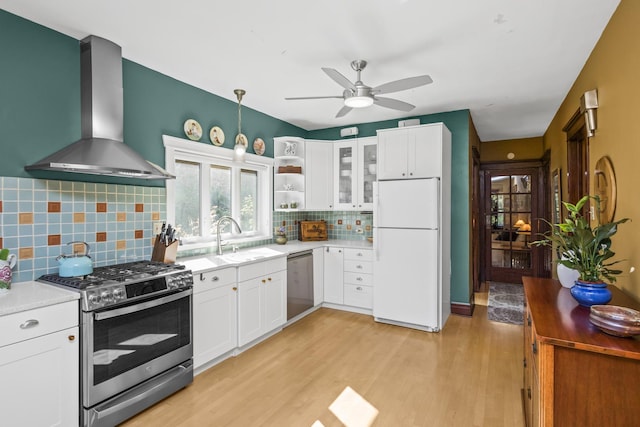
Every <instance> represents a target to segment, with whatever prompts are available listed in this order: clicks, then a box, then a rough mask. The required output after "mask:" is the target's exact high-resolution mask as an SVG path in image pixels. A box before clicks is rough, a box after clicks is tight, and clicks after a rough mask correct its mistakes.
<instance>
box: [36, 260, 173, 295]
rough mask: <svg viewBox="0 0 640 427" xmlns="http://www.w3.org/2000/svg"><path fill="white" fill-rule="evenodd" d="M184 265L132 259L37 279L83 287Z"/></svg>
mask: <svg viewBox="0 0 640 427" xmlns="http://www.w3.org/2000/svg"><path fill="white" fill-rule="evenodd" d="M184 268H185V267H184V265H180V264H165V263H162V262H156V261H134V262H128V263H124V264H115V265H110V266H105V267H97V268H94V269H93V273H91V274H88V275H86V276H78V277H60V276H59V275H58V274H45V275H43V276H40V278H38V281H40V282H45V283H51V284H55V285H60V286H68V287H70V288H75V289H80V290H82V289H85V288H87V287H90V286H101V285H110V284H114V283H121V284H127V283H129V282H135V281H139V280H140V279H145V278H152V277H158V276H162V275H166V274H168V273H172V272H175V271H178V270H184Z"/></svg>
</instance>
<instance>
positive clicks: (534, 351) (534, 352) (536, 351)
mask: <svg viewBox="0 0 640 427" xmlns="http://www.w3.org/2000/svg"><path fill="white" fill-rule="evenodd" d="M531 351H532V352H533V354H538V343H537V342H536V341H534V342H533V344H531Z"/></svg>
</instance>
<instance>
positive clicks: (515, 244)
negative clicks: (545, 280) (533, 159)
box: [491, 175, 532, 270]
mask: <svg viewBox="0 0 640 427" xmlns="http://www.w3.org/2000/svg"><path fill="white" fill-rule="evenodd" d="M531 219H532V216H531V175H496V176H492V177H491V266H492V267H496V268H505V269H517V270H522V269H530V268H531V249H530V247H529V244H530V242H531Z"/></svg>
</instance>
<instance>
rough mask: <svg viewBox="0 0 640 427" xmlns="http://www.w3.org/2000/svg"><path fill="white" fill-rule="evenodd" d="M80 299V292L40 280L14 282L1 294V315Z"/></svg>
mask: <svg viewBox="0 0 640 427" xmlns="http://www.w3.org/2000/svg"><path fill="white" fill-rule="evenodd" d="M77 299H80V294H79V293H78V292H74V291H68V290H65V289H62V288H57V287H55V286H52V285H47V284H44V283H40V282H34V281H29V282H18V283H12V284H11V289H10V290H9V291H8V292H4V293H1V294H0V316H6V315H7V314H11V313H18V312H20V311H26V310H31V309H34V308H38V307H46V306H48V305H54V304H60V303H63V302H67V301H73V300H77Z"/></svg>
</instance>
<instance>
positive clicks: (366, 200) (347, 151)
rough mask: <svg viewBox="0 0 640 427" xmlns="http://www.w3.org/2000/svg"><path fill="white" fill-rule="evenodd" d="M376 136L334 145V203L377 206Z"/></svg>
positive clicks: (348, 207) (363, 207) (352, 207)
mask: <svg viewBox="0 0 640 427" xmlns="http://www.w3.org/2000/svg"><path fill="white" fill-rule="evenodd" d="M376 142H377V138H376V137H369V138H358V139H354V140H349V141H340V142H337V143H335V145H334V156H333V161H334V169H333V170H334V172H335V176H334V198H335V199H334V200H335V203H334V207H335V209H337V210H367V211H368V210H373V183H374V182H375V181H376V172H377V170H376V157H377V152H376V149H377V148H376Z"/></svg>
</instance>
